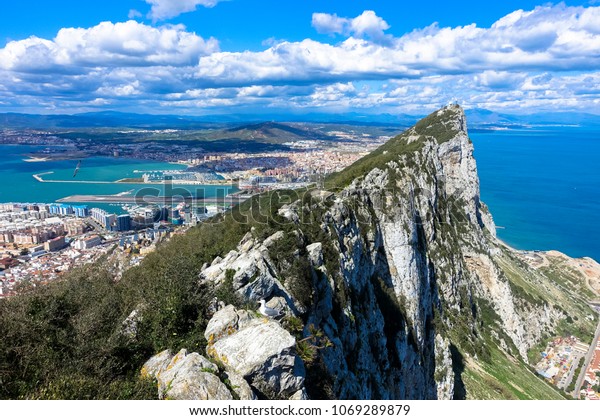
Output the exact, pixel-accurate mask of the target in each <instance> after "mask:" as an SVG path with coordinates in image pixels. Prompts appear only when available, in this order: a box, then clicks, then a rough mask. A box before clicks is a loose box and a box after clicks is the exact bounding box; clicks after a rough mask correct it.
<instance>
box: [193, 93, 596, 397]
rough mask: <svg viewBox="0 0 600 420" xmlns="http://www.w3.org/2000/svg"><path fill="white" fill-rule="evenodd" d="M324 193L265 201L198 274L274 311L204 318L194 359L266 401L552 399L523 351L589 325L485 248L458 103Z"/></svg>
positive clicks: (566, 294) (525, 270) (554, 292)
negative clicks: (571, 322) (574, 323)
mask: <svg viewBox="0 0 600 420" xmlns="http://www.w3.org/2000/svg"><path fill="white" fill-rule="evenodd" d="M325 187H326V188H324V189H316V188H313V189H308V190H302V191H293V192H278V193H274V195H277V197H276V200H275V199H273V197H274V195H271V199H272V201H271V202H269V206H268V212H267V213H268V214H267V216H268V217H267V218H266V219H264V218H261V219H260V220H258V219H254V220H250V221H249V223H248V226H249V231H248V233H247V234H246V236H245V237H244V238H243V239H242V241H241V242H240V243H239V244H238V246H237V249H233V250H231V251H230V252H229V253H227V254H225V255H222V256H220V257H219V258H217V259H216V260H215V261H213V262H212V264H207V265H205V267H203V270H202V271H201V273H199V282H200V283H201V284H209V285H213V286H214V287H225V286H228V287H231V288H232V289H233V290H234V291H235V292H236V293H237V294H238V295H239V296H240V297H241V298H242V299H243V300H242V301H243V302H246V305H248V304H249V305H255V303H256V301H257V300H258V299H260V298H265V299H267V300H268V301H269V305H270V306H277V307H278V308H280V309H281V310H282V311H283V312H284V313H285V316H284V317H283V319H282V320H281V321H280V323H277V322H275V321H272V320H266V319H265V320H264V322H265V323H263V321H261V320H260V318H259V317H258V315H256V314H253V313H252V312H251V311H250V312H248V311H247V310H246V311H242V312H240V311H239V309H240V308H238V309H237V310H236V309H235V308H233V307H228V308H225V309H221V310H220V311H218V312H216V314H215V318H214V320H213V321H211V322H210V323H209V326H210V328H213V326H214V325H221V324H223V321H222V319H223V318H224V313H223V311H226V312H227V314H229V315H227V317H226V318H228V319H229V320H230V321H227V322H229V324H227V322H225V324H227V325H229V327H227V326H225V327H222V325H221V327H219V328H220V329H219V328H216V329H215V331H216V330H218V331H221V333H219V334H216V333H214V332H208V331H209V330H210V328H209V329H207V334H208V335H207V339H208V343H209V344H208V347H207V349H206V350H207V351H206V352H207V355H208V356H210V357H213V358H214V359H215V360H216V361H218V362H219V363H220V364H221V365H222V368H221V371H222V372H230V373H232V374H235V375H239V376H241V377H242V378H243V381H244V384H247V385H248V386H249V387H250V388H251V389H252V392H254V393H255V394H257V395H261V396H263V397H265V396H266V397H270V398H306V397H308V398H339V399H407V398H409V399H436V398H437V399H451V398H465V397H470V398H473V397H475V398H476V397H486V398H513V397H519V398H521V397H522V398H549V397H557V398H558V397H560V395H559V394H558V393H556V392H555V391H553V390H552V389H551V388H550V387H549V386H548V385H546V384H544V383H543V382H542V381H541V380H539V379H538V378H536V377H535V375H534V374H533V373H531V372H530V371H529V369H528V366H527V362H528V356H529V355H528V352H529V351H530V349H531V348H532V347H534V346H535V345H537V344H538V343H539V342H540V341H541V340H542V338H544V337H547V336H548V335H549V334H552V333H554V332H555V331H557V330H560V328H561V325H563V326H564V320H565V318H566V317H567V312H569V313H572V311H576V312H577V313H579V314H581V315H582V316H581V317H579V318H578V319H579V321H578V327H579V328H582V329H590V328H592V327H593V324H594V322H595V316H594V315H592V314H591V313H590V312H589V309H588V308H587V307H586V305H585V302H584V301H583V300H582V299H581V297H580V295H579V294H577V293H573V291H572V290H568V289H566V288H564V287H561V285H560V284H557V283H556V282H554V281H553V279H552V278H550V277H549V276H548V275H545V274H544V273H543V272H540V271H539V270H536V269H534V268H532V267H530V266H529V265H528V264H526V263H525V262H523V260H522V258H520V257H519V256H518V255H516V254H515V252H514V251H513V250H511V249H509V248H507V247H506V246H504V245H503V244H502V243H501V242H500V241H498V240H497V239H496V236H495V235H496V233H495V227H494V223H493V220H492V216H491V215H490V214H489V212H488V211H487V209H486V207H485V205H484V204H483V203H482V202H481V200H480V194H479V180H478V176H477V167H476V163H475V159H474V157H473V145H472V143H471V141H470V140H469V137H468V133H467V126H466V121H465V116H464V113H463V111H462V109H461V108H460V107H458V106H454V105H452V106H448V107H445V108H443V109H441V110H439V111H437V112H435V113H433V114H431V115H430V116H428V117H427V118H425V119H423V120H422V121H420V122H419V123H417V124H416V125H415V126H414V127H412V128H411V129H409V130H407V131H406V132H404V133H403V134H401V135H399V136H397V137H395V138H393V139H392V140H390V141H389V142H388V143H386V144H385V145H384V146H382V147H380V148H379V149H377V150H376V151H374V152H373V153H371V154H369V155H368V156H366V157H364V158H362V159H360V160H359V161H357V162H356V163H355V164H353V165H351V166H350V167H349V168H347V169H346V170H344V171H343V172H341V173H339V174H335V175H334V176H332V177H330V178H329V179H328V180H327V182H326V185H325ZM282 196H285V197H282ZM286 198H287V200H286ZM258 200H260V199H256V200H253V201H252V202H251V203H250V204H248V206H249V208H251V207H252V206H253V205H256V204H257V203H259V201H258ZM286 201H287V202H286ZM248 214H249V215H252V214H254V213H253V212H252V211H248ZM250 226H252V228H250ZM216 309H219V308H216ZM236 311H237V312H236ZM590 317H591V318H590ZM219 320H221V321H219ZM281 327H283V328H281ZM227 328H230V329H229V330H228V329H227ZM286 330H287V331H286ZM223 331H225V333H223ZM223 334H225V335H226V336H224V335H223ZM253 340H257V341H256V342H260V343H263V345H261V349H260V351H259V349H257V348H255V347H253V343H252V341H253ZM256 342H255V343H254V344H256ZM276 344H277V345H276ZM253 348H254V352H255V353H256V354H254V355H249V354H248V352H250V353H251V352H252V351H251V349H253ZM249 349H250V350H249ZM264 352H266V353H265V354H263V353H264ZM267 353H268V354H267ZM255 356H256V357H255ZM507 366H509V367H510V368H509V369H507V370H506V371H505V370H503V369H505V368H506V367H507ZM203 380H204V379H203ZM518 382H520V384H519V383H518ZM523 388H526V389H525V390H524V389H523ZM215 392H216V391H215ZM219 392H220V391H219ZM213 394H214V393H213ZM213 394H211V395H213ZM222 395H226V394H225V392H223V393H222ZM247 395H254V394H252V393H247Z"/></svg>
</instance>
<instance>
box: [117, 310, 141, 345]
mask: <svg viewBox="0 0 600 420" xmlns="http://www.w3.org/2000/svg"><path fill="white" fill-rule="evenodd" d="M141 320H142V315H141V313H140V309H139V308H136V309H134V310H133V311H131V313H130V314H129V315H128V316H127V318H125V319H124V320H123V323H122V324H121V326H122V329H121V333H122V334H123V335H124V336H126V337H127V338H129V339H132V340H133V339H135V338H136V337H137V334H138V325H139V323H140V321H141Z"/></svg>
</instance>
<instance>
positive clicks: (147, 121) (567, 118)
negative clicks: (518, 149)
mask: <svg viewBox="0 0 600 420" xmlns="http://www.w3.org/2000/svg"><path fill="white" fill-rule="evenodd" d="M465 112H466V115H467V116H468V118H469V120H470V121H471V124H470V125H471V127H472V128H492V127H528V126H538V125H557V124H558V125H579V126H590V127H597V126H600V115H594V114H589V113H584V112H543V113H532V114H519V115H516V114H505V113H500V112H495V111H491V110H488V109H482V108H472V109H468V110H466V111H465ZM420 118H422V115H408V114H396V115H391V114H385V113H384V114H359V113H356V112H347V113H335V114H328V113H305V114H299V113H274V114H219V115H200V116H192V115H154V114H135V113H125V112H116V111H101V112H88V113H82V114H74V115H37V114H19V113H4V114H0V126H1V127H6V128H33V129H58V128H100V127H103V128H120V127H126V128H139V129H167V128H171V129H190V130H201V129H208V128H223V127H227V128H228V129H230V130H231V131H230V132H231V133H235V134H238V135H239V136H241V137H242V138H245V136H252V135H255V136H258V137H261V136H262V135H263V134H264V135H265V136H266V137H278V136H279V135H280V134H282V133H284V132H285V133H286V135H294V134H298V135H299V136H300V137H305V134H306V133H299V132H294V129H293V128H290V127H289V126H288V125H285V124H283V123H286V122H292V121H293V122H299V123H300V122H307V123H308V122H314V123H336V124H350V125H360V126H371V125H372V126H379V125H387V126H403V127H407V126H411V125H413V124H414V123H416V122H417V120H419V119H420ZM265 120H269V121H270V122H265ZM234 125H235V126H234ZM253 126H255V127H253ZM252 131H255V133H252ZM266 133H270V134H268V135H267V134H266Z"/></svg>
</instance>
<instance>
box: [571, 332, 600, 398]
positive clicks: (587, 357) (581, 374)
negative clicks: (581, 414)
mask: <svg viewBox="0 0 600 420" xmlns="http://www.w3.org/2000/svg"><path fill="white" fill-rule="evenodd" d="M598 338H600V321H599V322H598V328H596V335H595V336H594V340H593V341H592V344H591V345H590V349H589V350H588V352H587V354H586V355H585V362H584V363H583V367H582V368H581V372H579V376H578V377H577V383H576V384H575V391H573V397H575V398H579V391H581V386H582V385H583V379H584V378H585V371H586V370H587V368H588V366H589V365H590V362H591V361H592V357H593V356H594V350H595V349H596V343H598Z"/></svg>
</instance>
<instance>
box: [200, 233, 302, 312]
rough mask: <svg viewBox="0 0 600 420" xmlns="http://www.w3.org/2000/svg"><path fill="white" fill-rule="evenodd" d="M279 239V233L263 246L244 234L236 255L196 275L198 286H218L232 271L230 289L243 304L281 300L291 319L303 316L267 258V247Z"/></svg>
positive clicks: (218, 261) (229, 256)
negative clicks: (234, 291) (245, 302)
mask: <svg viewBox="0 0 600 420" xmlns="http://www.w3.org/2000/svg"><path fill="white" fill-rule="evenodd" d="M282 237H283V232H276V233H275V234H273V235H271V236H270V237H269V238H267V239H266V240H265V241H264V242H262V243H257V242H256V241H255V240H254V238H253V236H252V234H251V233H250V232H249V233H247V234H246V235H245V236H244V238H243V239H242V240H241V241H240V243H239V245H238V249H237V251H231V252H229V253H228V254H227V255H226V256H225V258H223V259H220V260H217V259H215V261H214V262H213V264H211V265H210V266H209V267H206V268H204V269H203V270H202V271H201V272H200V275H199V277H200V282H201V283H211V284H217V285H218V284H221V283H222V282H223V281H224V280H225V278H226V276H227V272H228V271H229V270H232V271H233V285H232V286H233V289H234V290H236V291H237V293H238V294H239V295H240V296H241V297H243V298H244V299H245V300H246V301H248V302H258V301H259V300H260V299H265V298H268V297H270V296H281V297H283V298H284V299H285V301H286V311H288V310H289V311H291V312H292V313H293V314H294V315H299V314H301V313H303V311H304V308H303V307H302V305H300V304H299V303H298V301H297V300H296V299H294V297H292V295H291V293H290V292H289V291H288V290H287V289H286V287H285V286H284V285H283V284H282V283H281V282H280V281H279V280H278V278H277V277H278V273H277V271H276V269H275V267H274V264H273V262H272V260H271V258H270V256H269V250H268V247H269V246H271V245H272V244H273V243H275V242H276V241H278V240H280V239H281V238H282ZM230 272H231V271H230Z"/></svg>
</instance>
